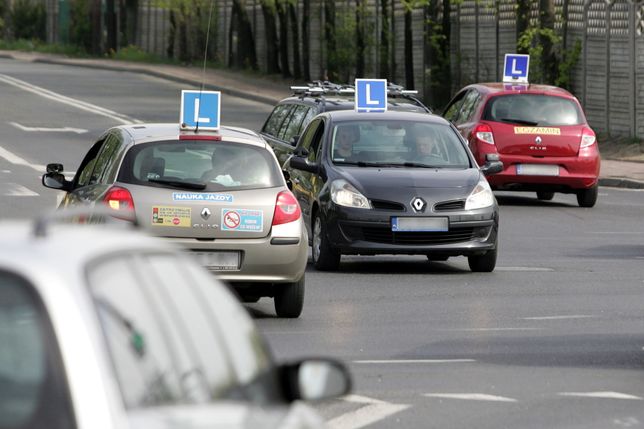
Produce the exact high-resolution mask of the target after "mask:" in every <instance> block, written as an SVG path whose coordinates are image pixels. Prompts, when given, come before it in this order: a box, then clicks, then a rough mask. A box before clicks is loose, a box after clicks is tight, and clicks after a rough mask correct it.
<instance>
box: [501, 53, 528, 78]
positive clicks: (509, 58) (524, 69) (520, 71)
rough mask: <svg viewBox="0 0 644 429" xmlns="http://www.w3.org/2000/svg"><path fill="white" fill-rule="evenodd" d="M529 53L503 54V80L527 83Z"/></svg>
mask: <svg viewBox="0 0 644 429" xmlns="http://www.w3.org/2000/svg"><path fill="white" fill-rule="evenodd" d="M529 71H530V55H520V54H505V65H504V67H503V82H516V83H528V72H529Z"/></svg>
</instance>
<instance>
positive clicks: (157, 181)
mask: <svg viewBox="0 0 644 429" xmlns="http://www.w3.org/2000/svg"><path fill="white" fill-rule="evenodd" d="M118 180H119V181H121V182H124V183H131V184H135V185H145V186H155V187H164V186H172V187H180V186H181V185H182V184H185V185H186V187H189V188H192V189H199V190H209V191H217V190H241V189H260V188H272V187H276V186H280V185H281V184H282V178H281V172H280V169H279V166H278V165H277V162H276V160H275V158H274V157H273V156H272V154H271V153H270V152H269V151H267V150H266V149H264V148H261V147H257V146H251V145H246V144H240V143H227V142H219V141H213V142H204V141H192V140H178V141H177V140H175V141H161V142H152V143H145V144H140V145H136V146H134V147H132V148H131V149H130V151H129V152H128V153H127V155H126V156H125V159H124V161H123V166H122V167H121V171H120V173H119V178H118Z"/></svg>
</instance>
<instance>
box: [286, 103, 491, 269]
mask: <svg viewBox="0 0 644 429" xmlns="http://www.w3.org/2000/svg"><path fill="white" fill-rule="evenodd" d="M288 164H289V167H288V173H289V174H290V182H291V184H290V185H291V187H292V190H293V193H294V194H295V195H296V197H297V199H298V201H299V203H300V206H301V208H302V212H303V216H304V220H305V224H306V225H307V228H308V230H309V237H311V241H312V247H313V252H312V254H313V263H314V266H315V267H316V268H317V269H320V270H333V269H337V268H338V266H339V263H340V258H341V255H343V254H360V255H375V254H416V255H418V254H420V255H427V258H428V259H429V260H440V261H445V260H447V259H448V258H449V257H451V256H459V255H463V256H466V257H467V258H468V262H469V266H470V268H471V269H472V271H479V272H490V271H492V270H494V267H495V265H496V257H497V232H498V223H499V215H498V206H497V202H496V199H495V198H494V195H493V194H492V191H491V190H490V186H489V184H488V182H487V180H486V179H485V175H486V174H493V173H497V172H499V171H501V170H502V169H503V165H502V164H501V163H500V162H499V161H498V158H497V157H496V156H495V155H491V156H490V157H489V159H488V162H486V164H485V165H484V166H483V167H481V168H479V166H478V165H477V163H476V161H475V160H474V158H473V156H472V153H471V152H470V151H469V149H468V147H467V144H466V142H465V141H464V140H463V138H462V137H461V136H460V134H459V133H458V131H457V130H456V129H455V128H454V127H453V126H452V125H451V124H450V123H449V122H447V121H446V120H444V119H442V118H440V117H438V116H435V115H428V114H421V113H410V112H386V113H356V112H353V111H333V112H327V113H323V114H320V115H318V116H317V117H315V118H314V119H313V121H312V122H311V123H310V124H309V125H308V126H307V127H306V129H305V130H304V132H303V134H302V137H301V138H300V139H299V141H298V145H297V147H296V148H295V151H294V154H293V156H292V157H291V159H290V161H289V163H288Z"/></svg>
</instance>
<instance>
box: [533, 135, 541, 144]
mask: <svg viewBox="0 0 644 429" xmlns="http://www.w3.org/2000/svg"><path fill="white" fill-rule="evenodd" d="M534 142H535V143H536V144H541V136H537V138H536V139H534Z"/></svg>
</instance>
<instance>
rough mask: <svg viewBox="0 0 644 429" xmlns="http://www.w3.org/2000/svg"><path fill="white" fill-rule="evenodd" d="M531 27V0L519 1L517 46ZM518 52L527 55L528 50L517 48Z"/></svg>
mask: <svg viewBox="0 0 644 429" xmlns="http://www.w3.org/2000/svg"><path fill="white" fill-rule="evenodd" d="M529 26H530V0H517V45H518V42H519V38H520V37H521V36H522V35H523V33H525V31H526V30H527V29H528V27H529ZM517 52H518V53H520V54H527V53H528V51H527V49H523V48H521V47H517Z"/></svg>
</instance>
